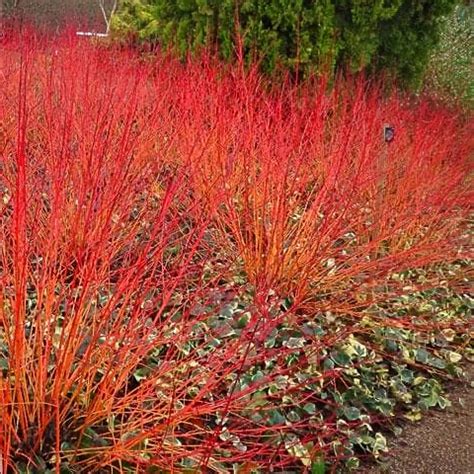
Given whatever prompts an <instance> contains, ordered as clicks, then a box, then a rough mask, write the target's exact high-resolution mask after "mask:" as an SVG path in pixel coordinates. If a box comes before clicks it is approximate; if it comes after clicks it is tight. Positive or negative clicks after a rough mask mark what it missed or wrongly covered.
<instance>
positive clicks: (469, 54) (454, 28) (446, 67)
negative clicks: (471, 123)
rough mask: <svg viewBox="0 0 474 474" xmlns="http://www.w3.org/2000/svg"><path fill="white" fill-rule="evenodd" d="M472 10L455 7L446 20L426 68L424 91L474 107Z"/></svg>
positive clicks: (473, 15)
mask: <svg viewBox="0 0 474 474" xmlns="http://www.w3.org/2000/svg"><path fill="white" fill-rule="evenodd" d="M473 22H474V8H473V7H472V6H469V5H458V6H457V7H456V8H455V10H454V11H453V12H452V13H451V15H449V16H448V17H446V18H445V20H444V22H443V24H442V29H441V34H440V36H441V38H440V42H439V45H438V46H437V48H436V49H435V50H434V52H433V54H432V56H431V59H430V62H429V64H428V68H427V72H426V79H425V88H426V89H427V90H429V91H430V92H431V93H434V94H435V95H437V96H438V97H439V98H440V99H442V100H445V101H449V102H455V103H461V105H464V106H466V107H468V108H471V109H472V108H473V106H474V33H473Z"/></svg>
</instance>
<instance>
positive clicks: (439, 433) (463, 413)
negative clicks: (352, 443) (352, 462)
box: [363, 364, 474, 474]
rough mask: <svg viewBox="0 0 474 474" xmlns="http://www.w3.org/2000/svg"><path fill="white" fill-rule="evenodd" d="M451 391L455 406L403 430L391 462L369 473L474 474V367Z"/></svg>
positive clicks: (395, 443) (450, 396)
mask: <svg viewBox="0 0 474 474" xmlns="http://www.w3.org/2000/svg"><path fill="white" fill-rule="evenodd" d="M466 372H467V380H466V381H465V382H462V383H460V384H457V385H454V386H452V387H451V389H450V390H449V391H448V397H449V399H450V400H451V403H452V406H451V407H450V408H448V409H446V410H445V411H433V412H431V413H428V414H426V415H425V417H424V418H423V420H422V421H420V422H419V423H417V424H409V425H406V426H405V427H404V430H403V433H402V434H401V435H400V437H399V438H397V439H396V440H393V441H392V443H391V444H392V452H391V456H390V459H389V460H388V462H386V463H385V464H384V465H381V466H377V467H373V468H371V469H369V470H366V471H363V472H365V473H367V474H382V473H390V474H474V388H473V385H474V364H469V366H467V367H466Z"/></svg>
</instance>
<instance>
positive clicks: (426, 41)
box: [113, 0, 457, 84]
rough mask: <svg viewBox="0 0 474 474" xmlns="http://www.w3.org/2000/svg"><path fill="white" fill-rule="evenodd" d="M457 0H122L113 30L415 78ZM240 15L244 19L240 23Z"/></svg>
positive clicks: (183, 48)
mask: <svg viewBox="0 0 474 474" xmlns="http://www.w3.org/2000/svg"><path fill="white" fill-rule="evenodd" d="M456 3H457V1H456V0H266V1H261V0H124V1H123V2H122V6H121V10H120V12H119V14H118V15H116V17H115V19H114V23H113V28H114V29H115V31H117V32H119V33H121V34H133V35H134V36H135V37H136V38H138V39H141V40H148V41H149V40H151V41H159V42H160V43H161V44H164V45H165V46H169V45H172V46H174V47H177V48H178V50H179V52H180V53H181V54H186V53H187V52H188V51H193V52H194V51H196V50H197V49H199V48H201V47H203V46H211V47H213V48H215V49H216V50H217V51H219V53H220V55H221V56H222V57H223V58H226V59H231V58H232V57H233V56H234V55H235V51H236V45H235V38H236V34H235V33H236V31H239V33H240V36H241V37H242V38H243V46H244V53H245V56H246V58H247V59H248V58H252V59H254V58H255V57H257V58H259V59H261V60H262V67H263V69H264V70H265V71H272V70H274V69H275V68H278V67H284V68H289V69H290V70H292V71H296V70H298V71H302V72H303V71H308V70H314V69H318V70H321V69H324V70H327V69H328V68H329V70H335V69H336V68H337V67H340V66H342V67H344V68H348V67H349V68H350V69H352V70H354V71H358V70H361V69H364V68H368V69H371V70H378V69H381V68H383V69H385V70H387V71H389V72H390V73H393V74H394V75H396V76H397V77H398V78H399V79H400V80H401V81H403V82H405V83H409V84H416V83H417V82H418V81H419V80H420V78H421V77H422V74H423V71H424V68H425V66H426V64H427V62H428V60H429V57H430V53H431V51H432V49H433V47H434V46H435V45H436V43H437V40H438V37H439V30H440V24H441V18H442V17H443V15H446V14H449V13H450V12H451V11H452V9H453V8H454V7H455V5H456ZM236 19H238V21H236Z"/></svg>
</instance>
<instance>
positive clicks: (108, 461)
mask: <svg viewBox="0 0 474 474" xmlns="http://www.w3.org/2000/svg"><path fill="white" fill-rule="evenodd" d="M2 41H3V42H2V43H1V44H0V471H1V472H10V470H11V472H15V465H17V464H18V463H23V464H26V465H30V466H35V465H36V469H40V468H41V466H38V463H40V461H38V460H39V459H43V460H47V461H48V462H49V463H50V468H51V469H53V470H57V472H59V470H60V468H61V466H62V465H63V464H62V463H63V462H64V460H66V459H67V460H68V462H69V463H70V465H71V466H73V467H74V468H75V469H76V470H78V471H79V472H95V471H103V472H109V471H107V470H110V472H121V471H122V469H125V468H124V467H123V466H125V465H127V466H132V467H133V469H134V470H135V471H136V472H144V471H145V470H146V469H147V467H149V466H154V467H155V468H156V469H162V470H165V471H174V470H175V469H176V470H177V471H178V472H179V470H180V468H179V465H180V462H181V461H182V460H183V459H187V460H192V461H193V462H194V463H195V465H196V466H199V469H201V470H202V471H203V472H206V471H219V470H222V468H221V467H219V466H222V465H227V466H228V465H231V464H229V463H238V464H239V465H240V466H244V467H245V466H260V467H261V468H262V469H264V470H265V469H268V468H269V466H272V468H282V469H283V468H285V466H287V467H288V466H294V465H297V464H298V463H297V461H298V460H295V458H294V457H293V456H292V455H291V453H290V451H291V450H290V451H289V450H287V449H285V447H284V446H281V447H278V446H277V447H275V444H272V443H268V442H267V441H266V440H267V439H268V438H269V437H270V436H271V434H272V433H271V432H272V431H273V432H274V433H275V434H276V435H278V434H284V433H291V432H294V431H295V430H296V431H298V432H300V433H304V434H302V435H301V436H302V439H303V440H304V441H305V442H307V441H311V440H314V442H315V446H316V447H318V449H319V451H318V450H315V453H314V456H315V457H316V456H319V455H320V454H321V452H324V449H325V445H324V443H323V441H324V439H325V437H326V438H328V439H329V438H330V437H331V436H337V433H336V430H335V428H331V429H329V428H328V427H327V426H326V427H324V426H323V425H324V422H323V421H322V422H321V426H319V427H318V426H312V427H309V429H306V430H305V426H303V425H302V423H300V424H296V426H295V425H290V424H287V423H282V424H276V425H274V426H272V427H268V426H262V425H259V424H258V423H256V422H255V423H253V422H252V421H251V420H249V418H248V417H245V416H243V413H244V410H245V409H246V405H247V403H248V399H249V395H250V394H251V393H252V392H253V391H255V390H257V389H259V390H261V389H262V387H264V386H266V385H268V384H270V383H271V382H272V380H273V379H274V378H275V377H277V376H278V375H281V374H282V371H279V370H278V369H276V370H275V373H274V374H271V375H269V376H267V377H266V378H264V379H261V380H258V381H256V382H255V385H250V386H248V387H246V388H244V389H239V388H238V384H236V380H237V379H238V377H239V374H241V373H242V372H243V371H244V370H246V368H248V367H251V366H258V364H261V363H263V362H264V360H265V358H266V357H267V356H268V354H267V352H266V349H264V347H263V346H262V344H261V341H262V338H263V339H264V338H265V336H266V335H267V334H268V333H269V332H270V331H271V330H272V329H274V328H275V327H276V326H277V325H278V324H279V323H280V322H281V320H282V319H281V318H298V317H301V316H299V315H301V314H305V315H306V316H305V317H307V318H308V317H309V318H311V314H316V313H324V312H325V311H331V313H332V314H335V315H338V314H344V315H346V316H347V315H350V316H351V317H353V318H354V320H356V319H357V317H358V315H360V314H361V311H362V310H363V308H364V307H366V306H367V305H368V304H371V303H373V302H374V301H376V300H377V298H382V297H383V294H382V292H380V291H378V290H377V289H378V288H379V287H380V285H383V284H384V281H386V278H387V276H389V275H390V274H391V273H393V272H396V271H402V270H404V269H408V268H414V267H420V266H427V265H430V264H434V263H437V262H442V261H443V262H445V261H452V260H454V259H457V258H460V257H461V256H462V255H461V254H460V251H459V245H458V242H459V238H460V236H461V234H462V228H463V222H464V221H465V219H466V217H467V216H468V213H469V202H470V199H471V198H472V192H471V191H470V189H471V188H470V182H469V171H470V167H471V166H472V163H470V162H469V156H470V153H472V149H473V137H474V130H473V124H472V122H471V123H469V122H468V121H466V120H465V119H463V118H462V117H459V116H458V115H457V114H456V113H455V112H453V111H450V110H447V109H445V108H441V107H438V106H436V105H434V104H433V103H431V102H430V101H429V100H428V99H424V98H418V99H417V100H416V101H413V100H409V99H408V98H407V97H405V96H401V95H399V94H397V93H392V94H385V93H384V89H383V87H382V84H378V83H375V82H373V81H372V82H370V81H368V80H366V79H361V78H351V79H347V78H345V79H344V78H339V79H337V80H335V81H331V83H329V82H328V81H327V80H325V79H324V78H312V79H309V80H308V81H307V82H306V83H304V84H299V85H293V84H291V82H290V81H288V82H284V81H283V83H280V84H279V85H275V84H270V83H269V82H268V81H267V80H265V79H263V78H262V77H261V76H260V75H259V74H258V72H257V71H256V69H255V70H248V69H245V70H244V68H243V67H241V65H239V64H237V65H222V64H219V63H218V62H217V61H215V60H213V59H211V58H207V57H200V58H199V59H190V60H189V61H186V62H183V61H178V60H176V59H173V57H172V56H170V55H167V54H162V53H156V54H154V55H153V56H151V55H148V56H144V55H139V54H137V53H136V52H134V51H132V50H129V49H127V48H118V47H111V46H104V45H97V44H94V43H91V42H88V41H81V40H76V39H74V38H73V37H68V36H65V37H64V38H62V39H60V40H58V39H56V40H55V41H54V42H49V43H48V42H47V41H39V40H35V39H34V37H33V36H31V37H29V36H28V37H27V35H24V36H23V37H21V38H19V37H18V36H15V35H13V36H12V37H5V38H3V40H2ZM387 122H388V123H390V124H392V125H393V126H394V127H395V129H396V139H395V140H394V142H393V143H390V144H387V143H385V142H384V140H383V134H382V130H383V126H384V124H385V123H387ZM461 253H462V252H461ZM465 253H466V252H464V254H465ZM237 274H239V275H245V279H246V281H247V283H245V284H244V283H242V284H239V283H235V281H236V280H235V275H237ZM222 288H225V292H231V293H232V292H233V294H234V295H238V294H239V292H243V291H244V290H245V291H247V290H248V291H250V292H251V294H252V295H253V299H252V303H251V305H250V311H251V313H252V314H251V318H250V322H249V323H248V325H247V326H246V327H245V328H244V329H243V330H242V333H241V334H240V336H239V337H237V338H234V339H231V340H229V342H227V343H226V344H221V345H220V346H218V347H217V348H216V349H215V350H213V351H205V350H200V349H202V348H203V347H204V345H205V344H208V342H207V341H206V340H205V339H203V338H202V337H201V336H199V337H198V335H196V332H195V328H196V325H197V324H198V323H200V322H202V323H205V322H206V320H207V318H209V313H206V311H197V310H196V307H206V306H208V307H212V308H213V309H212V311H213V312H218V311H219V304H217V305H214V306H212V304H211V303H210V301H211V300H212V299H213V298H214V300H215V294H216V292H219V291H221V289H222ZM223 291H224V290H223ZM361 293H364V295H365V297H364V298H360V297H359V296H360V294H361ZM213 295H214V296H213ZM275 295H276V296H275ZM279 297H281V298H285V297H288V298H291V301H292V306H291V307H290V308H286V309H285V310H284V311H282V312H281V314H278V315H276V316H275V313H273V312H271V311H269V306H270V303H269V299H271V298H279ZM217 301H218V302H219V301H220V300H217ZM222 304H224V303H222ZM364 305H365V306H364ZM308 315H309V316H308ZM337 337H341V336H340V335H339V336H338V335H331V334H329V335H327V336H324V337H316V336H314V338H313V339H314V340H313V341H312V345H311V350H313V351H314V354H315V357H317V356H318V354H319V353H320V351H321V348H324V347H325V346H327V345H328V344H332V343H334V340H333V339H334V338H337ZM259 341H260V342H259ZM190 342H193V343H194V348H193V349H191V350H184V349H183V348H184V346H185V345H189V343H190ZM201 346H202V347H201ZM186 347H188V346H186ZM153 351H155V353H158V354H159V355H158V356H157V359H158V362H157V363H156V364H154V365H153V366H152V367H148V371H147V376H146V377H143V378H142V379H140V380H138V381H137V380H135V382H134V383H131V382H130V381H131V379H133V374H134V373H135V372H136V371H137V369H138V368H140V367H143V366H144V365H147V364H148V362H147V361H148V360H149V356H150V353H152V352H153ZM279 351H280V352H281V356H282V357H283V356H286V355H288V354H289V353H291V351H292V349H291V348H289V347H286V348H281V349H279ZM282 370H283V369H282ZM285 370H289V369H287V368H286V369H285ZM336 376H337V374H335V373H334V372H333V371H328V372H327V373H323V374H319V375H317V376H316V375H315V377H320V378H322V379H323V381H324V383H325V384H330V383H331V381H332V380H333V379H334V378H335V377H336ZM304 383H307V382H304ZM293 390H295V389H293ZM297 390H298V387H296V391H297ZM295 397H297V394H295ZM304 402H305V400H301V403H304ZM267 408H270V406H263V407H260V409H261V410H265V409H267ZM216 414H218V416H219V419H221V420H223V419H226V420H227V425H226V428H225V429H226V430H228V431H229V432H231V433H232V435H235V436H239V439H242V440H244V439H245V449H241V447H239V446H237V447H235V446H233V445H232V443H227V444H226V443H225V441H224V440H223V438H224V437H222V436H220V435H221V434H222V430H223V428H222V425H219V423H216V422H214V424H213V423H211V422H210V421H209V420H215V418H216ZM331 426H333V427H334V424H332V425H331ZM90 429H93V430H95V431H94V433H100V438H101V440H105V441H104V442H98V443H95V444H94V443H92V444H91V443H89V445H88V446H86V445H85V443H84V439H85V438H86V437H87V436H90V434H89V435H88V433H90ZM322 433H323V434H322ZM178 440H179V442H178ZM322 440H323V441H322ZM224 444H226V455H225V456H223V455H222V451H220V450H219V447H222V445H224ZM234 444H235V443H234ZM325 455H326V456H327V457H328V458H329V457H330V453H326V454H325ZM15 463H17V464H15ZM222 463H225V464H222ZM2 469H3V470H2ZM243 469H244V468H243ZM303 469H304V467H303V466H301V470H303ZM104 470H105V471H104ZM242 472H245V471H242Z"/></svg>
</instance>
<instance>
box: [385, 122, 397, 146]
mask: <svg viewBox="0 0 474 474" xmlns="http://www.w3.org/2000/svg"><path fill="white" fill-rule="evenodd" d="M394 138H395V127H393V126H392V125H384V127H383V139H384V142H385V143H391V142H393V139H394Z"/></svg>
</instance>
